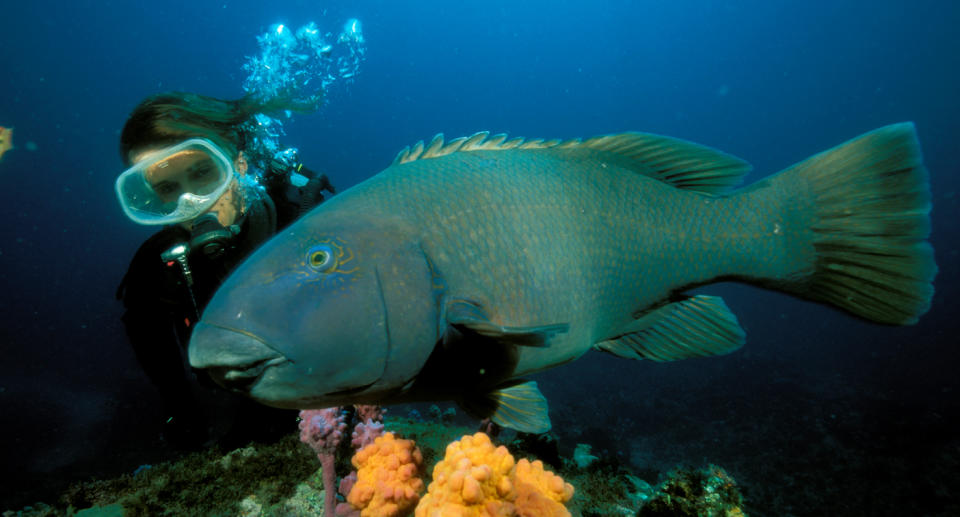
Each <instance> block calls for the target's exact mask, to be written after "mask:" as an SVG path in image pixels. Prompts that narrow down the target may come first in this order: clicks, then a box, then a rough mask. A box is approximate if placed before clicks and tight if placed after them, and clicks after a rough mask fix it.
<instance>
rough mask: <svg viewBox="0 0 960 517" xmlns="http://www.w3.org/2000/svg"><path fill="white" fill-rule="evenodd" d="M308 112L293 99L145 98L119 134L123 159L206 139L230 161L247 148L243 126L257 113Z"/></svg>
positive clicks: (167, 95) (127, 161) (191, 95)
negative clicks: (145, 151)
mask: <svg viewBox="0 0 960 517" xmlns="http://www.w3.org/2000/svg"><path fill="white" fill-rule="evenodd" d="M281 110H291V111H297V112H303V111H307V110H306V109H305V108H304V106H302V105H300V104H297V103H295V102H292V101H291V100H290V99H287V98H284V97H279V98H274V99H271V100H267V101H258V100H256V99H255V98H254V97H253V96H251V95H248V96H246V97H243V98H240V99H237V100H222V99H217V98H214V97H207V96H204V95H199V94H196V93H186V92H166V93H160V94H157V95H152V96H150V97H147V98H146V99H144V100H143V101H142V102H141V103H140V104H138V105H137V107H136V108H134V110H133V112H132V113H131V114H130V117H129V118H127V122H126V123H125V124H124V126H123V132H122V133H121V134H120V157H121V159H122V160H123V162H124V163H125V164H127V165H130V162H131V159H130V153H131V151H134V150H137V149H145V148H153V147H165V146H168V145H173V144H176V143H179V142H181V141H183V140H185V139H188V138H206V139H208V140H210V141H212V142H213V143H215V144H217V145H218V146H220V148H221V149H223V150H224V152H226V153H227V154H228V155H229V157H230V158H236V156H237V154H238V153H239V151H242V150H243V149H244V147H245V141H244V140H245V134H244V132H245V130H244V128H243V125H244V123H245V122H247V121H248V120H250V118H251V117H253V116H254V115H255V114H257V113H272V112H277V111H281Z"/></svg>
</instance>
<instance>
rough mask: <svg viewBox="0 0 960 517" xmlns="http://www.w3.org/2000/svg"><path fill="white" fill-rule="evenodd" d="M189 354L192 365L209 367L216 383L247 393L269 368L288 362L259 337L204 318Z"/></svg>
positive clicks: (191, 340)
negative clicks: (209, 321) (207, 321)
mask: <svg viewBox="0 0 960 517" xmlns="http://www.w3.org/2000/svg"><path fill="white" fill-rule="evenodd" d="M188 355H189V358H190V365H191V366H193V367H194V368H200V369H205V370H207V372H208V373H209V374H210V377H211V378H213V380H214V381H215V382H217V384H220V385H221V386H223V387H224V388H227V389H230V390H234V391H240V392H245V393H246V392H249V391H250V389H251V388H252V387H253V385H254V384H256V383H257V381H258V380H259V379H260V378H261V376H262V375H263V373H264V372H265V371H266V370H267V369H268V368H270V367H271V366H276V365H278V364H281V363H284V362H286V361H287V358H286V357H284V355H283V354H281V353H279V352H277V351H276V350H274V349H272V348H270V347H269V346H267V345H266V343H264V342H263V341H261V340H260V339H258V338H257V337H256V336H253V335H251V334H249V333H246V332H242V331H239V330H236V329H231V328H226V327H220V326H217V325H211V324H209V323H204V322H202V321H201V322H200V323H197V326H196V328H194V330H193V336H192V337H191V338H190V347H189V350H188Z"/></svg>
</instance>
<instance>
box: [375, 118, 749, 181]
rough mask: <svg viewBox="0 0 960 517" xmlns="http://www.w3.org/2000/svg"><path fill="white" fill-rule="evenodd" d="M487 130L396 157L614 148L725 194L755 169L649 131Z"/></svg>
mask: <svg viewBox="0 0 960 517" xmlns="http://www.w3.org/2000/svg"><path fill="white" fill-rule="evenodd" d="M489 135H490V133H489V132H487V131H482V132H480V133H474V134H473V135H471V136H469V137H460V138H456V139H453V140H451V141H449V142H447V143H446V144H445V143H444V141H443V134H442V133H441V134H438V135H437V136H435V137H433V140H431V141H430V143H429V144H427V145H426V146H424V145H423V141H420V142H417V143H416V144H415V145H414V146H413V147H412V148H410V147H405V148H404V149H403V150H402V151H400V152H399V153H398V154H397V157H396V158H395V159H394V160H393V165H399V164H403V163H407V162H412V161H415V160H427V159H430V158H437V157H440V156H446V155H448V154H452V153H458V152H470V151H504V150H507V149H556V150H558V151H560V150H562V151H563V152H565V153H570V154H571V156H576V155H577V154H578V153H580V152H583V151H593V152H602V153H610V155H611V159H612V160H615V161H616V162H617V163H618V164H619V165H621V166H624V167H626V168H628V169H630V170H633V171H636V172H637V173H640V174H643V175H645V176H649V177H651V178H655V179H658V180H660V181H663V182H665V183H669V184H670V185H673V186H675V187H677V188H682V189H687V190H693V191H697V192H703V193H705V194H722V193H724V192H727V191H729V190H730V188H732V187H733V186H735V185H737V184H738V183H740V180H741V179H742V178H743V176H744V175H745V174H747V173H748V172H750V169H751V166H750V164H749V163H747V162H745V161H743V160H741V159H739V158H737V157H735V156H731V155H729V154H726V153H724V152H721V151H718V150H716V149H712V148H710V147H706V146H703V145H700V144H695V143H693V142H687V141H686V140H680V139H677V138H670V137H666V136H660V135H652V134H649V133H634V132H628V133H619V134H615V135H604V136H595V137H593V138H590V139H587V140H581V139H579V138H575V139H571V140H543V139H536V140H525V139H523V138H513V139H510V140H507V135H505V134H498V135H494V136H492V137H490V136H489ZM488 137H489V138H488Z"/></svg>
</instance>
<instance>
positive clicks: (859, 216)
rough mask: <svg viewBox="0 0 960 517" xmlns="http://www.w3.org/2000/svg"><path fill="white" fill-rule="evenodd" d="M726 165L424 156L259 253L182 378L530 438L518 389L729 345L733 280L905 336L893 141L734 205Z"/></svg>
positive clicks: (657, 139)
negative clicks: (727, 296)
mask: <svg viewBox="0 0 960 517" xmlns="http://www.w3.org/2000/svg"><path fill="white" fill-rule="evenodd" d="M749 170H750V166H749V164H747V163H746V162H744V161H742V160H740V159H738V158H734V157H732V156H729V155H727V154H724V153H722V152H720V151H716V150H714V149H710V148H707V147H704V146H700V145H698V144H693V143H690V142H685V141H682V140H677V139H673V138H668V137H662V136H658V135H650V134H644V133H623V134H619V135H606V136H600V137H594V138H591V139H588V140H567V141H559V140H548V141H543V140H531V141H526V140H523V139H511V140H507V139H506V137H505V136H503V135H497V136H494V137H488V135H487V134H485V133H478V134H476V135H473V136H471V137H468V138H459V139H454V140H452V141H449V142H444V140H443V138H442V137H440V136H438V137H436V138H434V139H433V140H432V141H431V142H430V143H429V144H426V145H424V144H423V143H422V142H421V143H418V144H417V145H415V146H413V147H412V148H407V149H405V150H403V151H401V153H400V154H398V156H397V158H396V160H395V161H394V163H393V164H392V165H391V166H389V167H388V168H387V169H386V170H384V171H383V172H381V173H380V174H377V175H375V176H373V177H371V178H370V179H368V180H367V181H365V182H363V183H361V184H359V185H357V186H355V187H353V188H351V189H349V190H347V191H346V192H343V193H341V194H338V195H337V196H335V197H334V198H332V199H331V200H329V201H327V202H325V203H324V204H322V205H321V206H319V207H317V208H316V209H314V210H313V211H312V212H310V213H309V214H307V215H306V216H304V217H303V218H302V219H301V220H299V221H298V222H296V223H295V224H293V225H292V226H290V227H289V228H288V229H286V230H285V231H283V232H281V233H280V234H278V235H277V236H276V237H274V238H273V239H272V240H270V241H269V242H268V243H267V244H266V245H264V246H263V247H262V248H261V249H260V250H258V251H256V252H255V253H254V254H253V255H252V256H251V257H250V258H249V259H248V260H247V261H245V262H244V263H243V264H241V266H240V267H239V268H237V270H236V271H235V272H234V273H233V274H232V275H231V276H230V278H228V279H227V281H226V282H225V283H224V284H223V286H222V287H221V288H220V290H219V291H218V292H217V293H216V295H215V296H214V298H213V300H211V302H210V303H209V305H208V306H207V308H206V310H205V312H204V314H203V317H202V319H201V321H200V322H199V323H198V324H197V325H196V327H195V329H194V332H193V335H192V337H191V342H190V347H189V354H190V362H191V364H192V365H193V366H194V367H196V368H207V369H209V371H210V372H211V376H212V377H213V378H214V379H215V380H216V381H217V382H220V383H221V384H223V385H225V386H227V387H229V388H231V389H234V390H236V391H238V392H241V393H244V394H246V395H248V396H251V397H253V398H254V399H256V400H259V401H261V402H263V403H266V404H269V405H273V406H278V407H291V408H301V409H302V408H322V407H329V406H335V405H344V404H357V403H364V404H367V403H381V404H384V403H391V402H402V401H423V400H455V401H457V402H458V403H460V404H461V405H462V406H463V407H464V408H465V409H467V411H469V412H470V413H472V414H475V415H478V416H482V417H490V418H492V419H493V421H494V422H496V423H498V424H500V425H503V426H506V427H512V428H515V429H517V430H521V431H526V432H544V431H545V430H547V429H549V427H550V423H549V418H548V416H547V402H546V399H545V398H544V397H543V395H542V394H541V393H540V392H539V390H538V389H537V386H536V383H534V382H530V381H525V380H524V379H523V377H524V376H525V375H527V374H529V373H532V372H536V371H539V370H543V369H547V368H552V367H555V366H559V365H561V364H563V363H567V362H570V361H572V360H574V359H576V358H577V357H579V356H581V355H582V354H584V353H586V352H587V351H588V350H590V349H591V348H592V349H596V350H600V351H604V352H608V353H612V354H614V355H617V356H619V357H624V358H630V359H647V360H653V361H673V360H679V359H686V358H693V357H708V356H715V355H721V354H727V353H731V352H733V351H735V350H737V349H738V348H739V347H740V346H742V345H743V343H744V341H745V339H746V335H745V332H744V331H743V329H742V328H741V327H740V325H739V322H738V321H737V318H736V316H734V314H733V313H732V312H731V311H730V310H729V309H728V308H727V306H726V304H725V303H724V302H723V300H722V299H720V298H718V297H715V296H709V295H704V294H698V295H696V296H691V295H689V294H687V293H686V291H688V290H689V289H690V288H692V287H704V286H708V285H709V284H710V283H712V282H716V281H721V280H737V281H742V282H747V283H751V284H755V285H758V286H761V287H765V288H771V289H776V290H779V291H783V292H786V293H789V294H792V295H795V296H799V297H802V298H806V299H809V300H813V301H816V302H820V303H825V304H829V305H832V306H834V307H837V308H839V309H842V310H845V311H847V312H848V313H850V314H852V315H854V316H857V317H860V318H864V319H867V320H869V321H874V322H878V323H883V324H893V325H906V324H911V323H914V322H915V321H917V319H918V318H919V317H920V316H921V315H922V314H923V313H925V312H926V311H927V310H928V309H929V306H930V299H931V297H932V295H933V285H932V281H933V278H934V276H935V274H936V271H937V267H936V264H935V262H934V260H933V249H932V247H931V246H930V244H929V242H927V237H928V236H929V232H930V223H929V211H930V192H929V184H928V180H927V173H926V169H925V168H924V167H923V164H922V161H921V156H920V148H919V142H918V141H917V137H916V131H915V129H914V127H913V125H912V124H909V123H903V124H895V125H891V126H887V127H884V128H880V129H877V130H875V131H873V132H870V133H867V134H865V135H862V136H860V137H858V138H856V139H853V140H851V141H849V142H846V143H844V144H842V145H840V146H837V147H835V148H833V149H831V150H828V151H825V152H823V153H820V154H818V155H815V156H813V157H811V158H809V159H807V160H805V161H803V162H800V163H798V164H796V165H794V166H792V167H790V168H788V169H786V170H784V171H782V172H780V173H778V174H775V175H773V176H770V177H767V178H765V179H763V180H761V181H759V182H757V183H755V184H753V185H750V186H748V187H746V188H743V189H741V190H738V191H732V188H733V186H734V185H735V184H736V183H738V182H739V181H740V179H741V178H742V177H743V175H744V174H746V173H747V172H748V171H749Z"/></svg>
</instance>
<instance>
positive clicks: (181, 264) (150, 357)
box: [116, 92, 334, 448]
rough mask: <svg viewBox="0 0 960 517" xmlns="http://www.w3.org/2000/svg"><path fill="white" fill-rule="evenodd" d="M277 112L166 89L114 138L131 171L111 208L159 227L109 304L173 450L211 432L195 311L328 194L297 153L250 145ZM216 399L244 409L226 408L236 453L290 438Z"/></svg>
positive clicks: (119, 183) (261, 412) (263, 412)
mask: <svg viewBox="0 0 960 517" xmlns="http://www.w3.org/2000/svg"><path fill="white" fill-rule="evenodd" d="M284 109H289V108H288V106H284V105H283V102H282V101H278V100H274V101H270V102H259V101H256V100H254V98H253V97H252V96H247V97H244V98H242V99H240V100H234V101H230V100H220V99H216V98H212V97H205V96H201V95H197V94H192V93H181V92H171V93H163V94H159V95H154V96H152V97H149V98H147V99H146V100H144V101H143V102H141V103H140V104H139V105H138V106H137V107H136V108H135V109H134V110H133V112H132V113H131V115H130V117H129V118H128V119H127V121H126V124H125V125H124V127H123V131H122V133H121V136H120V154H121V157H122V159H123V161H124V163H125V165H126V166H127V167H129V168H128V169H127V170H126V171H124V172H123V173H122V174H120V176H119V177H118V178H117V180H116V192H117V196H118V198H119V201H120V205H121V207H122V208H123V211H124V213H125V214H126V215H127V217H129V218H130V219H131V220H133V221H134V222H136V223H139V224H144V225H155V226H162V228H161V229H160V230H159V231H158V232H157V233H155V234H154V235H153V236H151V237H150V238H149V239H147V240H146V242H144V243H143V244H142V245H141V246H140V248H139V249H138V250H137V252H136V254H135V255H134V257H133V260H132V261H131V263H130V266H129V269H128V271H127V273H126V275H125V276H124V277H123V280H122V281H121V283H120V286H119V288H118V289H117V298H118V299H120V300H122V301H123V305H124V307H125V312H124V314H123V317H122V320H123V323H124V326H125V328H126V333H127V336H128V338H129V341H130V344H131V345H132V346H133V350H134V352H135V354H136V357H137V360H138V362H139V363H140V366H141V367H142V368H143V371H144V372H145V373H146V375H147V377H148V378H149V379H150V381H151V382H152V383H153V384H154V385H155V386H156V387H157V389H158V390H159V392H160V395H161V398H162V400H163V411H164V425H163V436H164V438H165V439H166V440H168V441H169V442H171V443H172V444H174V445H175V446H178V447H185V448H190V447H196V446H199V445H201V444H202V443H203V442H205V441H206V440H207V439H208V437H209V432H210V431H209V428H208V422H207V418H206V416H205V413H206V412H207V411H206V410H205V409H203V405H202V404H201V403H200V402H199V400H198V398H197V397H196V396H195V390H197V387H196V384H197V382H196V381H199V382H200V384H204V385H206V386H207V387H210V388H211V389H216V388H213V383H212V381H210V382H208V379H206V376H205V374H199V375H196V381H195V380H194V375H195V374H194V373H193V372H192V370H191V369H190V367H189V365H187V363H186V361H185V356H186V346H187V343H188V340H189V337H190V333H191V331H192V328H193V325H194V324H195V323H196V321H197V320H198V319H199V317H200V314H201V312H202V311H203V308H204V306H205V305H206V304H207V302H208V301H209V300H210V298H211V297H212V296H213V293H214V291H215V290H216V289H217V287H218V286H219V285H220V284H221V283H222V282H223V281H224V280H225V279H226V277H227V275H228V274H229V273H230V272H231V271H232V270H233V269H234V268H235V267H236V266H237V265H238V264H239V263H240V262H241V261H242V260H243V259H244V258H245V257H246V256H247V255H249V254H250V253H251V252H252V251H253V250H254V249H256V248H257V247H258V246H259V245H260V244H262V243H263V242H265V241H266V240H267V239H269V238H270V237H271V236H272V235H274V234H275V233H276V232H277V231H279V230H280V229H282V228H284V227H286V226H287V225H289V224H290V223H291V222H293V221H294V220H295V219H296V218H297V217H299V216H300V215H301V214H303V213H306V212H307V211H308V210H310V209H311V208H313V207H314V206H316V205H318V204H319V203H321V202H322V201H323V200H324V193H327V194H333V193H334V188H333V186H332V185H331V184H330V181H329V180H328V179H327V177H326V176H325V175H323V174H317V173H314V172H312V171H310V170H309V169H308V168H306V167H304V166H303V164H302V163H300V162H299V160H298V159H297V156H296V152H295V150H294V149H287V150H286V151H283V152H276V153H274V152H268V151H272V149H271V150H268V151H265V150H264V149H263V146H258V145H257V137H256V135H257V131H258V127H259V126H261V125H262V123H263V120H265V117H264V115H263V114H264V113H269V112H274V111H279V110H284ZM258 117H261V118H258ZM258 164H259V165H260V166H259V167H258V166H257V165H258ZM216 396H219V397H227V396H229V397H230V398H232V399H233V402H231V404H234V405H239V404H243V405H244V406H243V407H241V408H239V409H237V410H236V411H235V414H236V416H237V418H242V419H243V422H242V423H238V422H235V423H234V425H233V428H232V429H231V430H230V431H229V432H228V436H230V434H231V433H235V432H236V433H239V436H235V437H234V441H235V442H236V444H238V445H242V443H241V442H244V441H246V440H248V439H259V438H266V437H269V436H267V435H268V434H270V433H273V432H274V431H275V432H286V431H288V430H289V429H282V430H281V429H268V428H265V427H264V425H265V423H268V422H272V423H276V422H277V418H276V417H277V415H278V413H277V412H278V411H279V410H275V409H271V408H267V407H265V406H260V405H258V404H256V403H250V402H247V401H245V400H242V399H240V398H239V397H236V398H234V396H233V395H232V394H229V395H228V394H226V392H223V391H220V393H218V394H217V395H216ZM285 414H286V413H280V415H285ZM267 415H272V417H270V416H267ZM293 421H294V419H293V418H292V417H291V419H290V420H288V421H287V422H290V423H291V425H292V422H293ZM267 427H269V425H268V426H267ZM261 431H262V433H261V434H260V435H258V433H259V432H261Z"/></svg>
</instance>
